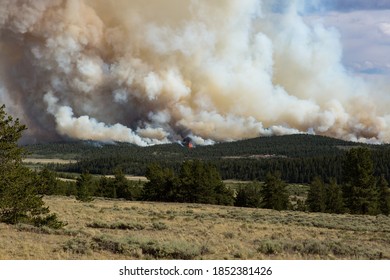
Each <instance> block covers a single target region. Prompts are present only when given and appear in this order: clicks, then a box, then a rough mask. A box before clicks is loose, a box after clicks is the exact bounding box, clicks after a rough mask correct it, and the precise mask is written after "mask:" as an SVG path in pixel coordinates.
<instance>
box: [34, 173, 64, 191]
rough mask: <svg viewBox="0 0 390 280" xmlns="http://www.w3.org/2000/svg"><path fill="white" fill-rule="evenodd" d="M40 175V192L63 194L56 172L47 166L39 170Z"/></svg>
mask: <svg viewBox="0 0 390 280" xmlns="http://www.w3.org/2000/svg"><path fill="white" fill-rule="evenodd" d="M38 176H39V183H40V185H41V189H40V190H39V193H40V194H46V195H60V194H62V193H59V191H58V189H57V186H58V182H57V179H56V175H55V173H54V172H52V171H50V170H49V169H47V168H46V167H45V168H44V169H42V170H41V171H40V172H39V174H38Z"/></svg>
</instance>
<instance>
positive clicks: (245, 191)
mask: <svg viewBox="0 0 390 280" xmlns="http://www.w3.org/2000/svg"><path fill="white" fill-rule="evenodd" d="M234 206H238V207H250V208H260V207H261V185H260V183H259V182H252V183H250V184H245V186H241V187H240V188H239V189H238V192H237V195H236V200H235V203H234Z"/></svg>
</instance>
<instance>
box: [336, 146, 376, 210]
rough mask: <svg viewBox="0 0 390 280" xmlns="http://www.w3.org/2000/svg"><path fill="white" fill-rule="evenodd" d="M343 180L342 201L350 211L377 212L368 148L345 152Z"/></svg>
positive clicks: (371, 162)
mask: <svg viewBox="0 0 390 280" xmlns="http://www.w3.org/2000/svg"><path fill="white" fill-rule="evenodd" d="M343 180H344V184H343V196H344V202H345V206H346V207H347V208H348V209H349V211H350V213H352V214H371V215H374V214H377V213H378V193H377V188H376V182H375V177H374V166H373V161H372V159H371V152H370V150H368V149H367V148H355V149H351V150H349V151H348V152H347V153H346V155H345V158H344V161H343Z"/></svg>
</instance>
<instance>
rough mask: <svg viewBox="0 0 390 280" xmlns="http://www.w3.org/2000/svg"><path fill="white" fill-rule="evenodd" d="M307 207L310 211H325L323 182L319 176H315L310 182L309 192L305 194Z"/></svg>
mask: <svg viewBox="0 0 390 280" xmlns="http://www.w3.org/2000/svg"><path fill="white" fill-rule="evenodd" d="M306 203H307V207H308V209H309V211H311V212H325V208H326V192H325V184H324V182H322V180H321V179H320V178H319V177H315V178H314V180H313V181H312V183H311V184H310V189H309V193H308V195H307V200H306Z"/></svg>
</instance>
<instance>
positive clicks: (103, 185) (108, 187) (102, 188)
mask: <svg viewBox="0 0 390 280" xmlns="http://www.w3.org/2000/svg"><path fill="white" fill-rule="evenodd" d="M95 195H96V196H100V197H109V198H117V197H118V196H117V193H116V187H115V184H114V180H113V179H110V178H107V177H106V176H102V177H100V179H99V181H98V185H97V189H96V193H95Z"/></svg>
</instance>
